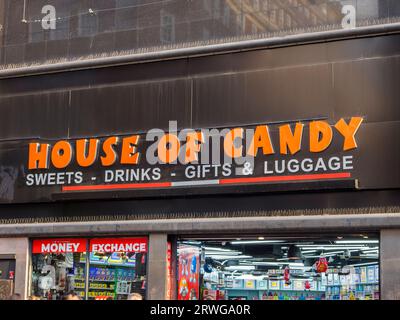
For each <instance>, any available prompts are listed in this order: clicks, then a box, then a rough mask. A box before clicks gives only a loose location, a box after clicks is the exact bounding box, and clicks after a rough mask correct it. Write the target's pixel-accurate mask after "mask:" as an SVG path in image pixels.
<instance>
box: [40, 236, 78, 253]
mask: <svg viewBox="0 0 400 320" xmlns="http://www.w3.org/2000/svg"><path fill="white" fill-rule="evenodd" d="M80 252H86V240H85V239H45V240H33V244H32V253H43V254H46V253H80Z"/></svg>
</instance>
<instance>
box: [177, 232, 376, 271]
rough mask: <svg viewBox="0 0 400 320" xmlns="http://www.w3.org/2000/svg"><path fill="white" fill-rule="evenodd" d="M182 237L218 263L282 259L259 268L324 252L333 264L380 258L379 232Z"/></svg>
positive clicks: (308, 262) (311, 260)
mask: <svg viewBox="0 0 400 320" xmlns="http://www.w3.org/2000/svg"><path fill="white" fill-rule="evenodd" d="M183 241H184V242H185V243H190V244H194V245H196V244H197V245H199V246H203V248H205V256H206V257H211V258H212V259H213V260H214V261H217V262H218V263H221V262H223V264H224V265H229V266H232V265H246V264H249V263H250V264H252V263H255V262H261V263H263V262H280V263H282V265H280V266H276V265H275V266H271V265H257V266H256V270H259V271H261V270H267V269H271V268H282V266H284V265H285V264H286V263H287V264H289V263H301V264H304V266H305V267H307V266H310V267H311V266H312V265H313V264H314V263H315V262H316V261H317V260H318V259H319V257H321V256H326V257H327V259H328V263H329V265H330V266H331V267H341V266H345V265H352V264H365V263H367V264H368V263H371V262H377V261H378V258H379V237H378V235H376V234H366V233H362V234H347V235H340V236H337V235H335V236H334V235H325V236H321V235H319V236H317V235H316V236H311V237H310V236H303V237H280V238H277V237H274V238H271V237H267V236H265V237H264V236H262V235H259V236H247V237H241V238H238V237H230V238H224V239H215V238H214V239H209V238H206V237H202V238H197V239H190V240H188V239H186V240H183ZM186 241H188V242H186ZM269 241H271V242H272V243H269ZM343 241H344V243H343ZM349 242H350V243H349ZM303 246H305V247H303ZM214 249H215V251H214ZM218 250H221V251H218ZM371 250H372V251H371ZM365 251H367V252H365ZM232 252H236V254H237V255H238V258H236V257H232V256H231V257H229V258H226V259H225V260H224V257H225V256H229V255H231V254H232Z"/></svg>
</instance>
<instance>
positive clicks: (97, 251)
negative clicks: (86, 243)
mask: <svg viewBox="0 0 400 320" xmlns="http://www.w3.org/2000/svg"><path fill="white" fill-rule="evenodd" d="M89 251H90V257H89V260H90V267H89V292H88V299H89V300H96V299H97V300H99V299H105V300H106V299H110V300H127V299H128V297H130V299H134V300H143V299H145V294H146V265H147V239H146V238H125V239H121V238H115V239H93V240H91V241H90V249H89Z"/></svg>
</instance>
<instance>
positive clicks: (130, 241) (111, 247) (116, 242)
mask: <svg viewBox="0 0 400 320" xmlns="http://www.w3.org/2000/svg"><path fill="white" fill-rule="evenodd" d="M89 250H90V252H100V253H112V252H135V253H146V252H147V239H146V238H115V239H114V238H110V239H92V240H90V244H89Z"/></svg>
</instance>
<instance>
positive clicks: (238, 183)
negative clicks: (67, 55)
mask: <svg viewBox="0 0 400 320" xmlns="http://www.w3.org/2000/svg"><path fill="white" fill-rule="evenodd" d="M150 60H151V59H150ZM155 60H157V59H153V61H151V62H150V61H148V62H142V63H133V62H132V63H130V64H124V65H109V66H103V67H101V68H82V69H79V70H72V71H71V70H70V71H66V70H63V71H62V70H60V71H58V72H51V73H46V72H43V73H40V74H35V75H29V74H26V75H25V76H18V77H16V76H15V77H12V76H10V75H7V77H5V78H4V79H2V80H0V81H1V89H0V90H1V96H0V106H1V109H2V114H3V115H4V116H3V117H1V120H0V132H1V136H2V139H3V141H2V142H1V147H0V159H1V166H2V168H1V170H2V180H1V188H2V190H1V199H0V200H1V202H2V204H1V205H0V259H3V260H7V261H9V260H10V261H11V260H15V270H8V269H7V275H6V276H5V279H3V280H4V282H2V285H4V286H6V284H5V283H6V281H10V280H11V281H12V286H13V291H14V292H17V293H19V294H21V295H22V296H23V297H24V298H27V297H28V296H30V295H33V294H35V295H40V296H42V297H43V298H47V299H57V298H61V296H62V295H63V294H65V293H66V292H68V291H70V290H74V291H76V292H78V291H80V292H81V294H80V295H81V296H82V297H84V298H87V299H90V298H93V299H94V298H101V297H112V298H113V299H120V298H126V296H127V294H128V293H139V294H140V295H141V296H142V297H143V298H145V299H170V298H171V299H178V298H180V299H186V297H191V298H193V299H200V298H205V297H206V296H207V295H204V290H205V289H206V290H209V291H212V290H214V291H215V290H216V289H215V288H213V287H207V288H200V287H199V286H197V285H198V284H199V282H200V281H204V274H203V273H201V277H200V273H199V272H200V271H199V270H200V269H202V270H203V271H204V269H205V265H208V266H209V267H210V268H211V269H212V268H216V269H218V270H220V268H219V267H218V266H217V265H215V264H212V263H211V262H210V261H211V260H212V259H211V260H210V258H212V256H213V254H210V255H209V256H207V249H205V248H207V247H211V248H214V249H215V248H219V252H220V254H219V255H220V256H221V255H222V256H224V257H225V255H224V254H221V252H229V255H239V256H240V255H242V256H245V257H244V258H243V257H242V258H243V260H246V259H250V260H251V259H252V260H251V261H250V262H251V263H252V265H251V266H250V267H251V269H248V270H251V271H257V272H259V273H261V274H262V276H263V278H262V279H259V280H260V283H258V282H254V281H253V280H254V279H251V281H247V282H246V281H245V280H243V279H245V278H243V279H242V280H243V283H242V284H241V285H242V286H247V289H254V290H255V289H257V288H258V286H259V285H260V286H261V289H260V290H261V291H260V292H261V293H259V295H258V296H257V298H258V299H263V298H265V299H268V297H269V298H271V297H272V299H274V297H278V298H279V294H278V293H276V294H275V293H274V292H272V293H271V292H270V291H267V289H266V287H263V286H269V285H270V284H269V283H268V281H271V279H268V277H271V274H272V273H274V272H275V271H273V272H272V271H269V270H271V269H274V268H264V269H263V268H261V267H265V266H277V268H275V269H277V270H278V269H279V270H283V271H282V274H281V276H282V277H283V280H284V281H286V282H288V283H289V282H290V281H289V279H286V280H285V274H284V270H285V266H288V265H289V263H287V264H286V263H285V262H283V263H282V261H285V260H284V259H289V260H290V259H291V258H293V261H292V262H291V263H292V264H296V263H297V264H299V263H300V264H302V265H301V267H307V266H309V267H312V266H313V265H314V262H321V261H320V258H318V257H317V256H320V257H327V258H329V256H332V255H329V250H327V249H326V248H329V245H334V246H337V247H339V248H338V250H341V251H340V252H339V253H335V254H336V255H337V256H338V257H339V258H340V257H342V256H344V258H343V259H342V260H346V259H347V260H349V259H350V262H349V263H348V264H345V266H346V267H347V266H349V265H350V266H353V267H356V268H357V267H364V266H370V265H371V266H373V268H374V269H371V270H372V271H369V269H366V271H354V272H353V273H354V274H359V272H364V275H363V277H366V278H365V279H367V280H365V281H364V282H363V284H365V285H366V286H368V285H369V286H371V288H369V289H368V290H367V291H368V292H367V293H365V292H364V291H363V293H362V297H363V298H366V299H380V298H383V299H400V280H399V279H398V277H397V274H398V273H399V271H400V267H399V265H400V264H399V262H400V249H399V245H398V244H399V243H400V216H399V214H398V212H399V208H400V170H399V163H400V151H399V150H400V149H399V147H398V146H399V145H400V113H399V110H400V109H399V102H400V96H399V90H398V89H397V87H398V84H399V83H400V72H399V70H400V69H399V68H400V35H399V34H398V33H396V32H395V31H394V30H392V31H391V32H390V33H385V34H383V33H380V34H378V33H377V32H376V33H375V34H372V33H370V34H367V33H364V34H363V33H361V32H359V33H358V34H357V32H354V33H353V34H349V35H348V36H346V37H344V38H343V39H340V40H338V39H337V38H336V37H334V36H330V37H328V36H327V37H326V38H318V37H315V38H314V39H313V40H311V39H309V40H308V41H304V42H303V43H301V44H297V45H293V43H286V44H284V43H281V44H276V43H275V44H271V46H270V47H268V46H267V45H264V46H254V47H252V48H246V49H245V50H244V49H239V48H236V49H235V50H230V51H229V52H219V54H218V55H209V54H205V53H204V54H202V55H201V56H195V55H193V56H190V55H189V56H183V57H179V56H177V57H175V58H169V59H159V60H157V61H155ZM170 121H174V122H173V123H172V124H171V123H170ZM185 128H190V129H192V130H189V131H182V130H183V129H185ZM154 129H157V130H156V131H155V130H154ZM206 130H207V132H206ZM212 130H214V131H212ZM210 131H211V133H210ZM206 133H208V134H209V136H208V137H212V136H216V135H217V136H218V137H219V138H218V139H216V140H219V144H218V145H217V147H215V148H214V145H213V144H212V143H210V144H208V145H207V146H208V150H211V149H212V151H209V153H208V154H207V156H208V158H207V159H206V160H208V162H207V161H206V160H205V161H204V162H203V160H204V159H203V158H202V157H203V156H205V154H206V152H205V150H204V149H203V150H201V148H200V147H199V145H201V144H202V143H204V142H205V140H206V137H207V135H206ZM181 134H182V135H181ZM211 140H213V139H210V141H211ZM184 146H185V147H184ZM188 150H189V151H188ZM218 153H219V155H218V156H215V157H214V155H215V154H218ZM226 155H228V158H229V159H230V160H231V162H229V161H227V158H226V157H225V156H226ZM152 156H153V157H152ZM210 159H211V160H210ZM214 160H215V161H216V162H214ZM196 161H197V163H196ZM199 161H200V162H199ZM165 163H167V164H165ZM346 240H347V241H356V242H355V243H356V244H357V245H352V246H353V247H357V248H355V249H351V246H349V248H346V245H342V246H340V241H346ZM234 241H250V242H258V241H270V242H269V244H271V243H274V242H273V241H277V242H276V243H281V244H282V246H281V247H280V250H284V251H280V252H279V253H277V254H273V250H275V249H276V248H275V249H274V248H273V247H269V246H268V243H266V245H265V247H263V248H264V249H263V250H261V251H260V250H258V251H257V252H255V251H254V252H253V253H251V252H252V250H255V249H252V248H251V247H249V248H247V247H245V246H244V247H242V249H241V250H242V251H240V250H235V248H233V247H232V245H233V243H232V242H234ZM338 241H339V242H338ZM363 241H364V244H363ZM368 241H372V242H368ZM191 242H192V243H194V247H195V248H196V249H195V250H194V251H193V250H192V251H191V253H187V252H186V253H185V255H187V257H186V258H184V260H185V264H187V263H188V261H189V260H190V262H189V263H191V262H192V261H193V268H194V270H196V275H194V276H193V277H192V278H190V277H189V276H188V277H189V278H188V279H185V281H186V282H188V281H189V282H190V283H191V284H193V283H196V288H198V291H199V292H195V293H193V295H191V293H190V290H189V289H190V286H183V287H185V288H186V289H184V290H183V291H182V290H181V289H182V285H181V283H180V280H182V279H181V278H180V276H181V275H182V274H186V271H185V270H186V269H182V263H181V262H182V259H181V260H180V259H179V254H180V253H181V254H182V252H184V251H185V248H184V245H188V243H189V246H190V243H191ZM227 243H228V245H227ZM350 244H354V242H350ZM370 244H371V245H370ZM121 246H122V247H121ZM182 246H183V247H182ZM192 246H193V244H192ZM291 246H294V247H293V248H307V246H311V247H312V248H311V251H312V250H316V251H315V252H314V253H313V252H312V254H310V253H308V256H309V257H310V259H311V258H313V259H314V260H315V261H313V262H312V261H306V260H307V259H306V257H305V256H304V254H305V255H307V253H304V252H303V251H307V250H303V249H301V250H300V251H298V252H297V253H295V256H293V257H290V253H289V252H288V251H289V249H290V247H291ZM304 246H305V247H304ZM358 246H361V247H358ZM343 247H345V248H344V249H343ZM107 248H108V249H107ZM224 248H225V249H224ZM334 248H335V247H334ZM192 249H193V248H192ZM196 250H199V251H196ZM224 250H227V251H224ZM269 250H272V251H271V252H272V253H271V255H268V254H267V253H268V252H269ZM285 250H286V251H285ZM348 250H355V251H356V254H355V255H353V256H352V255H351V252H350V255H349V256H347V258H346V255H348V252H347V251H348ZM202 251H205V253H204V252H202ZM209 251H210V250H209ZM211 251H213V250H211ZM217 251H218V250H217ZM308 251H310V250H308ZM193 252H195V253H193ZM331 253H332V251H331ZM208 254H209V253H208ZM202 255H203V256H202ZM194 256H196V257H198V258H196V259H193V257H194ZM215 256H218V255H217V254H214V258H213V261H214V262H215V261H217V262H218V261H220V260H218V258H215ZM271 256H273V257H274V259H275V260H273V261H272V262H271V263H272V265H269V264H268V259H270V258H271ZM207 258H209V259H207ZM260 259H261V260H260ZM278 259H280V260H279V261H281V262H279V261H278ZM282 259H283V260H282ZM310 259H309V260H310ZM334 259H335V258H332V261H329V259H328V261H327V264H328V266H329V264H330V263H331V266H335V268H336V269H338V270H339V269H340V268H342V264H341V262H335V260H334ZM368 259H370V260H371V261H370V262H371V263H372V264H370V262H368V261H367V260H368ZM106 260H107V261H106ZM229 260H232V259H225V260H224V261H229ZM299 260H304V261H302V262H299ZM206 261H208V262H210V263H206ZM236 261H239V260H238V259H236ZM286 261H288V260H286ZM357 261H358V263H357ZM239 262H240V261H239ZM250 262H249V261H248V262H247V264H242V266H243V265H244V266H247V267H249V265H248V264H249V263H250ZM306 262H307V263H306ZM311 262H312V263H311ZM10 263H11V262H10ZM257 263H258V264H257ZM321 263H323V261H322V262H321ZM79 264H81V267H78V266H79ZM308 264H311V265H308ZM9 265H13V266H14V264H12V263H11V264H8V266H9ZM235 266H238V264H236V265H230V267H233V269H234V270H239V269H240V268H238V267H237V268H236V269H235ZM44 267H45V268H44ZM209 267H207V268H209ZM294 267H295V266H294ZM43 268H44V269H45V270H43ZM231 269H232V268H231ZM242 269H243V268H242ZM244 269H246V268H244ZM60 270H61V271H60ZM226 270H229V269H226ZM340 270H342V269H340ZM10 271H11V273H10ZM239 271H240V270H239ZM342 271H343V270H342ZM342 271H340V272H342ZM188 272H189V271H188ZM346 272H347V271H346ZM346 272H344V271H343V272H342V273H343V274H341V275H342V276H345V275H346ZM348 272H350V273H351V272H352V271H348ZM365 272H366V273H365ZM368 272H370V277H371V281H368ZM317 273H318V272H317ZM322 273H325V272H322ZM210 274H211V272H210ZM274 274H276V272H275V273H274ZM337 274H339V271H338V273H337ZM187 275H189V273H188V274H187ZM229 276H231V275H229ZM293 277H296V272H294V271H293V272H292V279H294V278H293ZM40 278H42V279H40ZM43 278H44V279H43ZM264 278H265V279H264ZM300 278H301V277H299V279H300ZM60 279H61V280H62V281H61V280H60ZM304 279H306V278H304ZM307 279H308V278H307ZM332 279H333V278H332ZM239 280H240V279H239ZM279 280H282V279H279ZM297 280H298V279H297ZM252 281H253V282H252ZM298 281H300V280H298ZM307 281H308V280H304V281H302V282H301V284H298V285H297V286H298V288H297V289H296V290H297V291H302V290H303V286H306V287H304V290H305V291H307V290H310V288H312V287H309V286H313V284H312V282H309V283H307V284H305V282H307ZM326 281H328V280H326ZM332 281H334V280H332ZM345 281H347V280H345ZM349 281H350V280H349ZM354 281H356V280H354ZM357 281H361V280H357ZM104 282H105V283H107V282H109V284H108V285H107V284H106V285H104ZM217 282H218V281H217ZM3 283H4V284H3ZM71 283H73V284H74V285H73V286H72V285H71ZM77 283H80V284H78V285H77ZM133 283H134V285H133ZM288 283H287V285H289V284H288ZM294 283H295V281H294V280H293V284H292V283H290V285H293V286H294V285H295V284H294ZM316 283H317V281H316ZM327 283H328V282H327ZM356 283H357V284H358V282H354V283H353V282H351V283H350V282H349V285H348V286H349V287H352V286H356ZM8 284H9V282H8ZM238 285H239V284H238ZM271 285H274V286H277V285H278V284H277V282H276V281H275V282H274V284H271ZM226 286H227V285H225V289H226V290H225V291H229V290H228V289H227V287H226ZM232 286H233V285H232ZM279 286H283V284H282V283H280V284H279ZM318 286H320V284H318ZM300 287H301V288H300ZM229 288H231V287H230V286H229ZM263 288H264V289H263ZM315 288H316V287H315ZM318 288H320V287H318ZM79 289H82V290H79ZM200 289H201V290H202V292H203V295H202V296H201V295H200ZM236 289H243V288H242V287H237V288H236ZM263 290H264V291H263ZM296 290H293V291H296ZM354 290H356V289H354ZM289 291H290V290H289ZM311 291H312V290H311ZM315 291H316V292H317V291H318V292H320V293H321V294H316V295H312V298H318V299H320V300H322V299H323V297H322V291H324V295H323V296H324V298H326V299H328V298H330V297H331V296H332V297H333V296H334V298H335V299H338V296H339V298H340V296H341V295H342V296H346V297H347V298H348V299H349V300H351V299H352V298H356V297H357V294H353V293H351V292H350V291H348V292H344V293H343V294H342V293H341V291H340V290H339V293H337V292H336V291H335V292H333V293H332V291H330V292H329V294H328V293H327V291H326V290H325V288H324V289H323V290H322V289H321V290H315ZM356 291H357V292H360V291H362V290H356ZM107 292H112V294H107ZM209 296H212V297H213V298H216V295H215V292H214V293H213V294H212V295H211V294H209ZM294 296H295V297H296V298H299V297H300V296H301V295H300V296H299V295H294V294H289V295H286V296H284V295H282V297H283V299H285V297H286V298H287V299H288V297H289V298H290V297H294ZM307 296H310V299H311V294H307ZM231 297H234V295H232V296H231ZM238 297H241V298H246V299H252V298H254V297H253V296H252V295H246V294H244V293H241V294H240V295H238ZM359 297H361V294H360V295H359ZM302 298H306V296H302ZM275 300H276V299H275Z"/></svg>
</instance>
